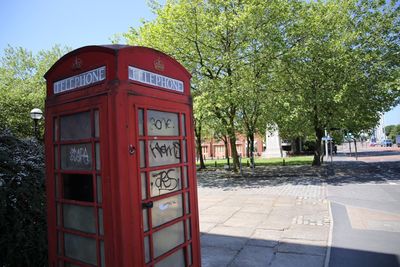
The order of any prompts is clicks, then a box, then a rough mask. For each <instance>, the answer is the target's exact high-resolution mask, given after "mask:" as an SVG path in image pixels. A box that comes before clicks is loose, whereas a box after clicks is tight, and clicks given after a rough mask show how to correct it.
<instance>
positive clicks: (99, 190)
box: [97, 175, 103, 204]
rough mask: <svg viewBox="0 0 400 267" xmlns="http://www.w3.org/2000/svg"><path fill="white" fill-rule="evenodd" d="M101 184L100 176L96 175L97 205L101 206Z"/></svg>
mask: <svg viewBox="0 0 400 267" xmlns="http://www.w3.org/2000/svg"><path fill="white" fill-rule="evenodd" d="M102 188H103V187H102V184H101V176H99V175H97V203H99V204H101V203H102V202H103V190H102Z"/></svg>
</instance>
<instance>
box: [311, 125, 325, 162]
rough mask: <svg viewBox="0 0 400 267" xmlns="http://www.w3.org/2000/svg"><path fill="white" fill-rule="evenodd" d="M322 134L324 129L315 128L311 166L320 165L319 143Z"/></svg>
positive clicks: (320, 142)
mask: <svg viewBox="0 0 400 267" xmlns="http://www.w3.org/2000/svg"><path fill="white" fill-rule="evenodd" d="M323 136H324V129H321V128H315V142H316V143H315V149H314V159H313V162H312V166H321V158H322V156H323V155H322V153H321V144H322V137H323Z"/></svg>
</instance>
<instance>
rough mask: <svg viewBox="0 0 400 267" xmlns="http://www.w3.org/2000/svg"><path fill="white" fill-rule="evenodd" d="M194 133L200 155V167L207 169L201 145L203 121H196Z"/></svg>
mask: <svg viewBox="0 0 400 267" xmlns="http://www.w3.org/2000/svg"><path fill="white" fill-rule="evenodd" d="M194 133H195V135H196V150H197V155H198V156H199V159H200V167H199V169H205V168H206V165H205V164H204V159H203V151H202V147H201V123H199V122H195V127H194Z"/></svg>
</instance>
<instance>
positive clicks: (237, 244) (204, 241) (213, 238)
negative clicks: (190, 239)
mask: <svg viewBox="0 0 400 267" xmlns="http://www.w3.org/2000/svg"><path fill="white" fill-rule="evenodd" d="M200 242H201V246H202V247H214V248H227V249H230V250H235V251H236V252H239V250H241V249H242V248H243V247H244V246H245V244H246V242H247V238H243V237H234V236H225V235H214V234H203V235H202V236H201V237H200ZM203 253H204V252H203Z"/></svg>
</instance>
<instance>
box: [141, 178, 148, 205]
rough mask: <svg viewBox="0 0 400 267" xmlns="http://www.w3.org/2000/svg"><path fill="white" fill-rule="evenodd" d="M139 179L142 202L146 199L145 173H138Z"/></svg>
mask: <svg viewBox="0 0 400 267" xmlns="http://www.w3.org/2000/svg"><path fill="white" fill-rule="evenodd" d="M140 178H141V184H142V200H143V199H146V198H147V192H146V185H147V183H146V173H145V172H142V173H140Z"/></svg>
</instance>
